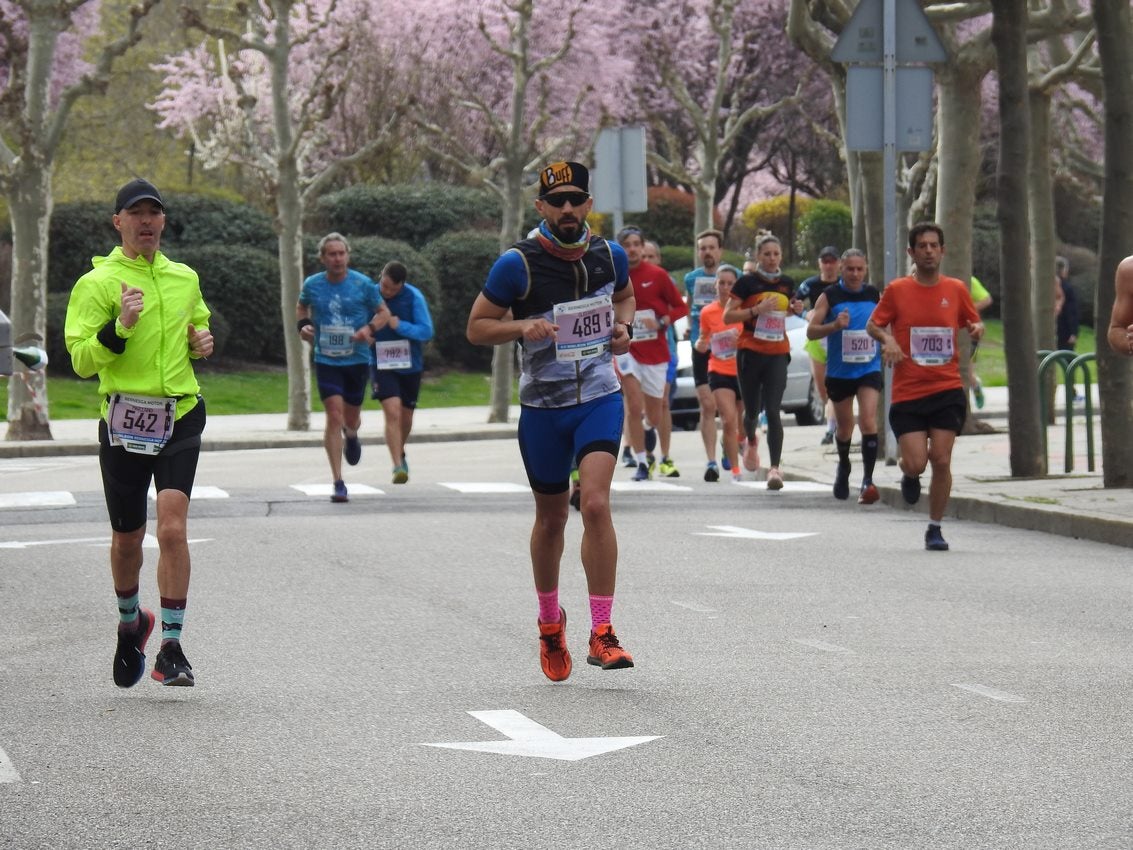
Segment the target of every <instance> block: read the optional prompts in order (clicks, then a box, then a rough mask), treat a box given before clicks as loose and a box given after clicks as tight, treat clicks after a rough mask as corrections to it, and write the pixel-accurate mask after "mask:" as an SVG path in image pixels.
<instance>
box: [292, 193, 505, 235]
mask: <svg viewBox="0 0 1133 850" xmlns="http://www.w3.org/2000/svg"><path fill="white" fill-rule="evenodd" d="M500 215H501V212H500V202H499V199H498V198H497V197H496V196H495V195H494V194H492V193H491V192H490V191H488V190H486V189H470V188H467V187H462V186H445V185H442V184H438V183H427V184H411V185H402V186H375V185H371V184H364V185H358V186H351V187H350V188H348V189H343V190H341V191H339V192H334V193H333V194H330V195H325V196H324V197H322V198H320V199H319V201H318V202H317V203H316V204H315V208H314V210H312V212H311V215H310V217H309V219H310V220H309V227H310V229H311V232H313V233H314V232H317V233H319V234H320V235H321V234H325V233H330V232H332V231H338V232H339V233H343V234H347V235H349V234H351V233H373V234H381V235H382V236H384V237H386V238H387V239H399V240H401V241H403V242H408V243H409V244H410V245H413V246H417V247H420V246H423V245H426V244H427V243H429V242H430V241H431V240H433V239H435V238H437V237H438V236H440V235H441V234H443V233H447V232H449V231H451V230H453V229H455V228H469V227H471V228H477V227H483V228H485V229H490V228H492V227H496V226H498V223H499V220H500Z"/></svg>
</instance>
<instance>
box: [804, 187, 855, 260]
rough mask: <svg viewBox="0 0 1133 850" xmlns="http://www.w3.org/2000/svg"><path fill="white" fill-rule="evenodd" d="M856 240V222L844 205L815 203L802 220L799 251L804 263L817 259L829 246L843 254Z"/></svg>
mask: <svg viewBox="0 0 1133 850" xmlns="http://www.w3.org/2000/svg"><path fill="white" fill-rule="evenodd" d="M853 238H854V218H853V214H852V213H851V212H850V208H849V207H848V206H846V205H845V204H843V203H842V202H841V201H811V202H810V203H809V204H808V205H807V211H806V212H805V213H803V214H802V215H801V216H800V217H799V220H798V228H797V236H796V238H795V250H796V251H797V256H798V257H799V258H800V259H803V260H809V259H810V258H811V257H817V256H818V252H819V251H821V250H822V249H823V248H825V247H826V246H827V245H833V246H834V247H836V248H837V249H838V251H839V253H841V252H842V251H844V250H846V248H848V247H850V243H851V242H852V241H853Z"/></svg>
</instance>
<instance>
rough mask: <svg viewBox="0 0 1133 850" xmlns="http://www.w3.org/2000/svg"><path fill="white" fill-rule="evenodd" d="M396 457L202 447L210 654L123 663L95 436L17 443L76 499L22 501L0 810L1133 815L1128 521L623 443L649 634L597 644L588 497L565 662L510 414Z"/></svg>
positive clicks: (285, 823)
mask: <svg viewBox="0 0 1133 850" xmlns="http://www.w3.org/2000/svg"><path fill="white" fill-rule="evenodd" d="M386 460H387V459H386V457H385V456H384V450H382V449H378V448H374V449H371V448H367V455H366V456H365V457H364V458H363V464H362V466H361V467H359V468H358V470H352V473H353V474H352V476H348V478H347V481H348V484H351V485H352V493H356V495H353V497H352V500H351V502H350V503H349V504H347V505H332V504H330V503H329V501H328V500H327V498H326V496H325V495H308V494H307V493H305V492H303V491H302V490H300V489H296V487H311V486H315V485H320V486H326V484H327V482H326V478H327V477H328V476H327V474H326V471H325V469H326V462H325V458H324V457H323V456H322V453H321V452H320V451H318V450H315V449H310V450H308V449H290V450H278V451H275V450H269V451H254V452H224V453H215V454H212V455H205V456H204V457H203V458H202V463H201V469H200V472H199V474H198V479H197V484H198V487H199V488H202V490H201V492H202V493H205V492H210V493H211V495H212V498H203V497H201V498H197V499H195V501H194V505H193V511H192V518H191V521H190V538H191V539H192V540H193V541H194V542H193V543H192V544H191V547H192V553H193V558H194V576H193V586H192V592H191V596H190V607H189V612H188V618H187V621H186V628H185V649H186V653H187V655H188V656H189V658H190V660H191V661H192V663H193V665H194V670H195V672H196V673H197V674H198V685H197V687H195V688H192V689H175V688H168V689H167V688H162V687H160V686H159V685H158V684H157V683H156V682H153V681H151V680H149V678H148V677H147V678H146V679H144V680H143V681H142V682H141V683H139V685H137V686H136V687H135V688H133V689H131V690H126V691H122V690H119V689H117V688H115V687H114V686H113V684H112V682H111V680H110V657H111V654H112V652H113V643H114V639H113V631H114V619H113V618H114V613H113V596H112V592H111V588H110V582H109V579H108V574H107V573H108V571H107V567H106V542H105V541H106V539H107V537H108V530H107V525H106V523H105V519H104V509H103V507H102V503H101V493H100V490H99V483H98V473H97V461H96V459H95V458H93V457H87V458H82V457H78V458H55V459H52V458H43V459H28V460H3V461H0V497H2V496H7V497H8V498H9V499H11V498H12V497H13V494H17V493H21V494H28V493H34V492H53V493H62V492H66V493H70V494H71V495H72V497H73V499H74V504H72V505H65V506H60V507H50V506H45V507H32V506H24V507H18V506H16V507H13V506H8V507H5V508H3V509H2V510H0V750H2V751H3V753H4V755H3V756H0V846H2V847H13V848H33V847H37V848H38V847H44V848H47V847H51V848H71V847H74V848H98V847H131V848H132V847H157V846H162V847H166V846H180V847H186V848H196V847H200V848H214V847H215V848H233V847H296V848H316V847H317V848H321V847H328V848H329V847H336V848H369V847H377V848H387V847H389V848H401V847H406V848H433V847H437V848H440V847H446V848H451V847H461V848H464V847H468V848H495V847H500V848H511V847H517V848H518V847H525V848H530V847H536V848H542V847H547V848H563V847H568V848H573V847H579V848H589V847H595V846H600V847H619V848H623V847H650V848H670V847H672V848H678V847H681V848H683V847H784V848H787V847H790V848H793V847H799V848H815V847H839V848H842V847H862V848H882V847H892V848H910V847H934V848H935V847H957V848H959V847H963V848H972V847H1005V846H1012V847H1025V848H1030V847H1058V848H1067V847H1082V848H1109V847H1113V848H1119V847H1120V848H1128V847H1130V846H1133V817H1131V811H1130V810H1131V800H1133V779H1131V777H1133V757H1131V755H1130V754H1131V753H1133V740H1131V739H1133V731H1131V728H1133V727H1131V724H1130V722H1129V706H1130V704H1133V681H1131V676H1130V669H1131V665H1130V662H1131V660H1133V659H1131V651H1130V647H1131V646H1133V640H1131V629H1130V627H1129V624H1128V606H1129V599H1130V590H1131V589H1133V587H1131V579H1130V573H1129V567H1128V552H1127V550H1124V549H1119V548H1115V547H1109V546H1105V545H1102V544H1093V543H1083V542H1078V541H1074V540H1071V539H1067V538H1062V537H1055V536H1052V535H1046V534H1041V533H1037V532H1023V531H1016V530H1009V529H999V528H996V527H994V526H989V525H981V524H978V523H968V522H953V521H948V522H946V524H945V532H946V536H948V538H949V540H950V541H952V543H953V550H952V551H951V552H948V553H930V552H925V551H924V550H923V546H922V542H921V538H922V534H923V524H922V523H923V518H921V517H919V516H917V515H913V514H909V513H907V512H903V511H896V510H892V509H889V508H886V507H884V506H882V505H876V506H872V507H870V508H868V509H863V508H859V507H858V506H857V505H853V504H837V503H835V502H834V501H833V499H831V498H830V496H829V495H828V494H827V492H826V489H825V488H822V487H812V486H808V485H804V484H800V483H793V482H788V486H787V488H786V489H785V490H784V491H783V492H782V493H780V494H770V493H767V492H766V491H765V490H764V489H762V487H761V486H755V485H753V486H751V487H746V486H735V485H731V484H724V483H719V484H712V485H710V484H706V483H704V482H702V481H700V480H690V479H687V478H686V479H677V480H673V481H669V482H662V483H658V484H656V486H649V487H642V486H641V485H637V486H636V487H630V485H629V482H627V481H626V480H625V479H627V478H628V475H629V471H628V470H626V471H624V472H623V471H621V470H619V473H618V480H619V486H618V489H617V491H616V492H615V495H614V504H615V511H616V523H617V527H618V532H619V542H620V549H621V566H620V574H619V586H618V597H617V603H616V607H615V610H614V621H615V623H616V625H617V628H618V632H619V635H620V636H621V637H622V640H623V643H624V644H625V646H626V647H627V648H628V649H629V650H630V651H631V652H633V654H634V656H635V658H636V661H637V666H636V667H635V668H633V669H630V670H621V671H602V670H599V669H597V668H594V667H591V666H589V665H587V664H586V663H585V654H586V651H585V643H586V631H587V627H588V616H587V610H586V595H585V585H584V582H583V579H582V572H581V568H580V567H579V566H578V560H577V559H578V548H579V540H580V534H581V525H580V522H579V521H578V518H577V516H574V517H572V521H571V523H570V527H569V531H568V542H567V548H566V555H565V557H564V570H563V579H562V589H561V593H562V600H563V604H564V605H565V606H566V608H567V611H568V613H569V624H568V637H569V643H570V646H571V648H572V650H573V652H574V657H575V669H574V673H573V675H572V676H571V678H570V679H569V680H568V681H567V682H565V683H562V684H558V685H556V684H552V683H550V682H548V681H547V680H546V679H544V678H543V676H542V674H541V673H540V671H539V666H538V660H537V640H536V632H535V602H534V593H533V591H532V588H531V581H530V567H529V563H528V556H527V539H528V535H529V531H530V523H531V515H532V511H531V504H530V496H529V495H527V494H526V493H525V492H523V490H522V486H521V485H523V482H524V479H523V475H522V471H521V470H520V468H519V466H518V456H517V451H516V449H515V446H514V444H513V443H512V442H511V441H499V442H493V441H485V442H480V443H476V444H475V445H470V444H465V445H456V444H430V445H421V446H411V450H410V462H411V472H412V481H411V483H410V484H409V485H406V486H405V487H394V486H392V485H390V484H389V483H388V478H387V475H388V473H387V466H388V464H387V463H386ZM362 483H365V484H369V485H370V486H371V487H373V488H374V489H375V490H381V491H383V492H382V493H380V494H379V493H375V494H373V495H363V494H361V493H360V492H359V488H358V487H357V485H358V484H362ZM471 485H478V486H471ZM204 488H216V489H215V491H209V490H207V489H204ZM674 488H687V489H674ZM470 490H471V491H476V492H469V491H470ZM493 490H495V491H497V492H492V491H493ZM484 491H489V492H484ZM151 530H152V526H151ZM155 559H156V549H149V550H147V561H148V566H147V569H146V570H145V571H144V573H143V584H142V596H143V604H146V605H154V604H156V591H155V582H154V578H153V569H152V566H153V564H154V563H155ZM577 739H604V740H598V741H595V740H577ZM608 739H624V740H608ZM438 744H440V745H444V744H449V745H452V744H460V745H463V746H466V747H471V749H468V748H463V749H458V748H451V747H448V746H436V745H438ZM477 747H480V749H477ZM485 750H502V751H503V752H492V751H485ZM517 753H520V754H517ZM522 753H526V754H522Z"/></svg>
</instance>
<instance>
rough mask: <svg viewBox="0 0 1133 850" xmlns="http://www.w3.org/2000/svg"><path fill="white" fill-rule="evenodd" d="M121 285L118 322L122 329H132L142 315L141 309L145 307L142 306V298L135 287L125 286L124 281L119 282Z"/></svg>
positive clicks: (139, 291) (140, 292)
mask: <svg viewBox="0 0 1133 850" xmlns="http://www.w3.org/2000/svg"><path fill="white" fill-rule="evenodd" d="M121 283H122V301H121V311H120V312H119V314H118V321H119V322H121V323H122V327H124V328H132V327H133V326H134V325H135V324H137V322H138V318H139V317H140V316H141V315H142V308H143V307H144V306H145V305H144V304H143V300H144V296H143V294H142V291H141V290H140V289H138V288H137V287H136V286H127V285H126V281H121Z"/></svg>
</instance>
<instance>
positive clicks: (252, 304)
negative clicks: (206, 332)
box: [177, 245, 286, 363]
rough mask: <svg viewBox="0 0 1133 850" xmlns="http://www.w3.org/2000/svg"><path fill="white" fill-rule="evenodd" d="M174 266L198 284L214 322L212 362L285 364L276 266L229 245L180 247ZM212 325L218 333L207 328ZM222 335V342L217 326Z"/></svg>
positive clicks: (260, 254) (264, 255)
mask: <svg viewBox="0 0 1133 850" xmlns="http://www.w3.org/2000/svg"><path fill="white" fill-rule="evenodd" d="M177 260H178V261H179V262H182V263H185V264H186V265H188V266H190V267H191V268H192V269H193V270H194V271H196V273H197V274H198V275H199V276H200V279H201V293H202V294H203V295H204V297H205V303H206V304H207V305H208V306H209V309H210V310H212V311H213V312H214V313H219V314H220V317H219V320H217V319H214V320H210V329H211V330H212V332H213V336H215V337H216V354H215V356H216V357H220V356H222V355H223V356H224V357H230V358H234V359H239V360H264V361H268V362H273V363H281V362H285V361H286V353H285V351H284V343H283V322H282V316H281V314H280V306H279V260H278V258H277V257H276V256H275V255H274V254H269V253H268V252H267V251H263V250H260V249H258V248H252V247H244V248H242V249H240V250H236V249H234V248H233V247H232V246H230V245H194V246H184V247H182V248H180V249H179V250H178V252H177ZM213 322H216V324H217V325H218V327H212V324H213ZM221 324H223V325H225V326H226V327H224V328H223V330H224V331H226V332H227V336H226V338H223V339H222V338H221V337H222V334H221V333H219V330H221V328H220V327H219V325H221Z"/></svg>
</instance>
